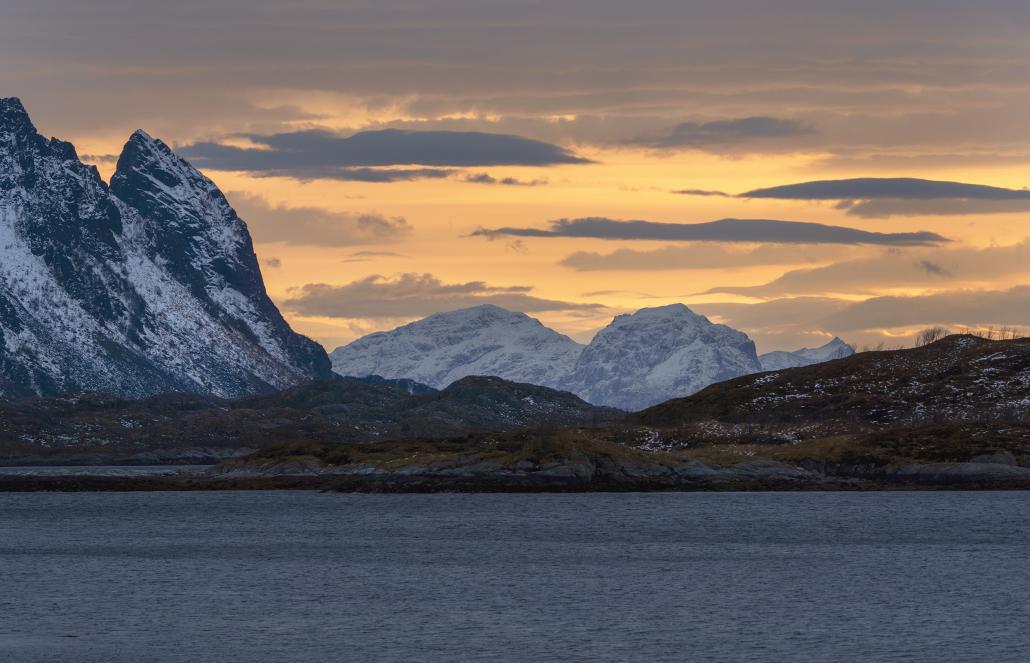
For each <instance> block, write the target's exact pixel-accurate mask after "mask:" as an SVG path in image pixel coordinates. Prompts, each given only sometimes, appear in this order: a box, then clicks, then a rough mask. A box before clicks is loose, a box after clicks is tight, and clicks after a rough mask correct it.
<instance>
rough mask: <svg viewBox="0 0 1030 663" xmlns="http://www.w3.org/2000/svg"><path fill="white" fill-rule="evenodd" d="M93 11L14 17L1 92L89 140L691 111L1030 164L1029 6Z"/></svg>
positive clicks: (843, 138)
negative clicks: (325, 114)
mask: <svg viewBox="0 0 1030 663" xmlns="http://www.w3.org/2000/svg"><path fill="white" fill-rule="evenodd" d="M74 4H75V7H74V8H72V9H70V8H69V3H68V2H67V0H6V1H5V2H4V3H0V61H2V62H3V63H4V65H5V66H4V67H0V87H3V88H4V89H7V90H10V91H11V93H17V94H19V95H21V96H23V97H24V98H25V100H26V102H27V103H29V104H30V106H32V107H33V108H34V109H38V110H34V116H35V115H39V118H38V120H39V122H40V125H41V127H43V128H44V129H45V130H46V131H47V132H48V133H59V134H61V135H65V136H68V137H70V138H73V139H74V138H79V137H83V136H87V135H88V136H90V137H97V136H103V135H106V136H110V135H112V134H113V133H115V132H119V133H124V134H125V135H127V134H128V133H129V132H131V130H132V129H135V128H137V127H139V126H144V127H146V128H147V129H148V130H149V131H150V132H151V133H153V134H155V135H162V136H168V137H171V138H173V139H178V140H180V141H188V140H192V139H193V138H194V137H196V136H198V135H205V134H206V135H209V136H210V135H218V134H219V133H223V132H228V131H236V132H239V131H259V132H263V133H270V132H275V131H281V130H282V129H283V128H284V127H294V128H295V127H296V126H297V125H298V120H299V121H300V122H304V121H307V122H310V121H311V120H310V119H307V120H305V118H304V115H305V113H303V111H298V109H296V108H290V107H289V104H290V103H301V102H304V101H308V100H309V99H310V98H311V97H314V96H315V95H324V96H322V97H320V100H323V99H324V100H327V101H328V102H329V103H328V104H323V103H320V104H319V106H321V107H322V108H326V107H330V106H331V104H337V106H336V107H337V108H344V107H348V108H354V109H357V110H358V111H359V112H360V110H362V109H369V110H371V111H375V112H374V113H371V114H372V115H374V116H376V117H381V116H388V115H389V113H388V112H387V113H382V112H379V111H383V110H384V109H393V108H396V109H397V113H396V115H397V116H398V117H406V118H414V119H416V120H418V121H421V120H436V119H440V118H444V117H449V116H459V115H460V116H462V117H482V118H484V121H494V120H496V121H497V124H496V125H495V127H503V128H504V130H505V131H507V130H508V129H509V125H507V124H505V123H506V122H508V118H511V117H514V116H534V117H535V118H536V119H538V120H540V122H539V125H540V127H541V128H540V130H539V133H537V132H535V131H534V133H523V135H531V136H534V137H537V138H541V139H543V137H544V136H549V135H551V134H549V133H548V132H549V131H551V129H550V128H548V127H550V126H551V125H553V130H554V131H555V132H556V133H560V134H562V137H561V138H558V139H555V140H557V142H558V143H559V144H567V143H566V140H568V141H569V143H568V144H573V143H574V142H575V141H576V140H578V138H577V136H578V135H579V134H580V133H582V132H585V131H587V129H582V128H580V127H577V126H575V125H576V124H578V118H580V117H582V116H584V115H587V114H589V115H593V116H594V117H595V118H608V117H613V116H619V117H623V118H628V119H629V121H628V122H627V126H619V127H616V126H607V125H606V126H600V125H601V124H603V123H602V122H593V121H592V122H593V123H594V124H596V125H598V126H597V127H596V129H589V132H591V133H594V134H595V138H594V139H595V140H596V141H598V142H597V143H595V144H600V143H601V142H607V143H608V144H617V143H621V142H622V141H623V140H625V139H626V138H632V137H634V136H641V135H643V136H659V137H661V136H669V134H670V132H668V131H667V132H665V133H664V134H663V133H660V132H659V129H660V128H661V127H671V126H674V125H675V124H676V123H677V122H680V121H681V120H682V119H683V117H682V115H683V109H684V108H689V109H690V112H691V113H693V114H697V117H702V116H703V117H706V118H734V117H736V118H740V117H752V116H764V117H792V118H798V119H799V120H800V121H809V122H813V123H814V124H817V125H818V127H819V134H818V138H819V143H818V145H817V148H818V153H819V154H821V155H822V154H825V155H831V156H832V155H833V154H834V153H837V154H848V155H849V156H852V157H862V156H864V155H866V154H869V153H870V152H873V153H875V152H878V151H880V150H890V151H893V152H895V153H897V152H899V151H906V150H910V149H911V147H912V146H920V147H921V149H919V150H918V151H919V152H921V153H926V152H927V151H928V150H927V149H926V148H928V147H929V148H931V149H930V150H929V151H936V152H942V153H947V152H950V151H962V152H965V151H970V152H974V151H975V152H978V153H984V152H985V151H987V150H991V149H996V150H998V151H1007V152H1020V153H1023V154H1025V153H1026V152H1027V145H1028V142H1030V126H1028V124H1027V122H1026V118H1025V109H1026V108H1027V103H1028V99H1030V92H1028V90H1030V86H1028V83H1030V71H1028V68H1027V67H1026V66H1025V60H1026V58H1025V44H1024V43H1023V41H1021V40H1020V36H1021V35H1023V34H1026V32H1027V31H1028V30H1030V14H1028V12H1027V6H1026V3H1025V2H1024V1H1023V0H983V1H982V2H978V3H966V5H962V4H961V3H957V2H951V1H949V2H945V3H944V4H943V5H942V4H941V3H940V2H933V1H932V0H917V1H914V2H904V3H899V2H889V1H887V0H869V1H868V2H863V3H860V4H859V3H852V4H851V5H848V3H839V2H838V3H817V2H813V1H812V0H783V1H780V2H777V3H769V2H767V1H764V2H763V0H742V1H739V2H738V1H735V2H730V3H726V2H718V1H707V0H705V1H698V2H689V3H683V2H680V3H676V2H669V1H668V0H641V1H640V2H637V3H633V5H632V6H630V5H628V4H627V3H625V2H618V1H616V0H560V1H557V2H550V3H536V4H534V5H533V11H531V12H527V11H526V7H525V6H523V5H522V4H521V3H507V4H506V3H502V2H482V0H446V1H432V2H428V1H424V0H419V1H416V0H396V1H394V2H390V3H379V4H376V3H374V2H368V1H366V0H355V1H353V2H347V3H339V2H336V3H333V2H328V1H326V0H311V1H305V2H300V3H289V4H288V5H286V4H284V3H282V2H281V1H278V0H246V1H245V0H180V1H178V2H175V3H163V4H162V3H153V2H151V3H131V2H128V1H127V0H89V2H80V3H74ZM798 16H803V17H804V20H800V21H799V20H789V18H788V19H785V17H798ZM855 35H862V36H863V37H864V38H862V39H856V38H855ZM527 44H531V47H529V48H527ZM184 90H188V91H189V94H182V91H184ZM308 93H312V94H311V95H310V96H306V95H308ZM269 102H272V104H273V105H272V106H270V105H269ZM573 116H575V117H576V118H577V122H562V121H553V118H556V117H562V118H565V117H570V118H571V117H573ZM498 118H500V119H498ZM334 119H337V120H338V119H339V118H334ZM651 119H654V122H652V121H651ZM638 120H641V121H638ZM643 120H646V121H643ZM629 125H632V126H629ZM517 133H522V132H521V131H520V132H517ZM958 137H960V139H959V138H958ZM783 142H784V143H785V144H786V143H789V144H790V145H791V146H792V147H796V145H798V144H800V145H801V146H803V147H805V148H811V147H812V146H813V142H812V137H805V136H797V137H794V138H785V139H783ZM776 143H777V140H772V141H770V140H761V141H753V142H752V143H750V145H751V146H753V148H754V149H759V148H761V149H765V148H764V147H763V146H765V145H769V144H773V145H775V144H776Z"/></svg>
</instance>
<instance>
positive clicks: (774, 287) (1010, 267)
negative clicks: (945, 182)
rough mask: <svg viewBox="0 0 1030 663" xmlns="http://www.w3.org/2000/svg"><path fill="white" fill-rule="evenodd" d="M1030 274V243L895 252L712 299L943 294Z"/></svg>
mask: <svg viewBox="0 0 1030 663" xmlns="http://www.w3.org/2000/svg"><path fill="white" fill-rule="evenodd" d="M1027 273H1030V239H1028V240H1023V241H1022V242H1019V243H1016V244H1008V245H1001V246H988V247H984V248H977V247H958V248H946V249H941V248H937V249H918V250H905V251H902V250H899V249H892V250H890V251H887V252H885V253H883V254H881V255H879V256H875V257H872V258H864V259H861V260H848V261H844V262H838V263H834V264H832V265H826V266H825V267H816V268H813V269H797V270H792V271H789V272H787V273H786V274H784V275H783V276H781V277H779V278H777V279H775V280H773V281H770V282H769V283H765V284H762V285H755V286H723V287H718V288H713V289H712V290H710V291H708V292H709V293H728V294H736V295H747V296H751V297H782V296H784V295H807V294H820V293H828V292H835V293H851V294H855V293H866V294H877V293H879V292H882V291H883V290H885V289H889V288H919V287H921V288H941V287H942V286H946V285H947V284H948V283H949V282H952V283H953V282H954V279H962V281H963V282H964V283H966V284H970V283H976V282H987V281H991V280H994V279H999V278H1014V277H1017V276H1019V275H1022V274H1027Z"/></svg>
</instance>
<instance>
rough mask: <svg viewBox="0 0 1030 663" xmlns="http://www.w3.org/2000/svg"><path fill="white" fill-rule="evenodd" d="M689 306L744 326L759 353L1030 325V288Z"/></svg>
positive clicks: (903, 342) (889, 343)
mask: <svg viewBox="0 0 1030 663" xmlns="http://www.w3.org/2000/svg"><path fill="white" fill-rule="evenodd" d="M691 308H693V309H694V310H696V311H697V312H699V313H703V314H704V315H707V316H709V317H710V318H711V319H712V320H713V321H716V322H721V323H723V324H728V325H730V326H731V327H734V328H737V329H741V330H743V331H745V332H747V334H748V335H749V336H751V337H752V338H753V339H755V341H756V342H757V343H758V346H759V348H760V351H761V352H767V351H769V350H774V349H776V350H790V349H794V348H797V347H800V346H803V345H807V346H813V345H818V344H820V343H825V342H826V341H827V340H828V339H829V338H830V337H832V336H841V337H842V338H844V339H845V340H846V341H849V342H851V343H853V344H859V345H862V344H871V345H876V344H877V343H879V342H883V343H885V344H886V346H887V347H897V346H898V345H906V344H909V343H911V341H912V340H913V338H914V336H915V331H916V330H918V329H920V328H923V327H928V326H932V325H942V326H945V327H950V328H952V329H962V328H964V327H965V328H972V329H978V328H979V329H982V328H986V327H991V326H994V327H1004V326H1012V327H1023V328H1025V327H1026V326H1028V325H1030V286H1017V287H1015V288H1011V289H1009V290H952V291H946V292H941V293H936V294H930V295H918V296H910V297H896V296H891V297H873V298H871V299H867V300H864V301H858V302H855V301H849V300H845V299H837V298H832V297H793V298H782V299H774V300H770V301H768V302H761V303H758V304H740V303H729V302H717V303H711V304H696V305H692V306H691Z"/></svg>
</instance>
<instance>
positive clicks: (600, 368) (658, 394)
mask: <svg viewBox="0 0 1030 663" xmlns="http://www.w3.org/2000/svg"><path fill="white" fill-rule="evenodd" d="M760 370H762V367H761V365H760V364H759V363H758V356H757V355H756V354H755V344H754V343H753V342H752V341H751V339H750V338H748V336H747V334H744V333H743V332H739V331H737V330H735V329H732V328H730V327H727V326H726V325H717V324H714V323H712V322H710V321H709V320H708V318H706V317H704V316H703V315H698V314H696V313H694V312H693V311H691V310H690V309H689V308H687V307H686V306H684V305H683V304H672V305H670V306H660V307H657V308H645V309H641V310H639V311H637V312H636V313H633V314H630V315H620V316H617V317H616V318H615V319H614V320H612V322H611V324H609V325H608V326H607V327H605V328H604V329H602V330H601V331H599V332H598V333H597V335H596V336H595V337H594V339H593V340H592V341H591V342H590V345H588V346H587V347H586V349H584V350H583V353H582V354H581V355H580V356H579V359H578V360H577V361H576V366H575V368H574V369H573V371H572V373H571V374H570V375H569V376H568V378H566V379H565V380H564V381H563V382H562V383H561V386H562V388H564V389H567V390H568V391H571V392H572V393H574V394H576V395H578V396H579V397H580V398H583V399H584V400H586V401H587V402H589V403H593V404H595V405H609V406H612V407H617V408H620V409H623V410H631V411H633V410H641V409H643V408H645V407H648V406H650V405H655V404H657V403H661V402H663V401H666V400H669V399H670V398H676V397H678V396H686V395H689V394H692V393H694V392H696V391H698V390H700V389H703V388H704V387H707V386H708V385H710V384H712V383H714V382H720V381H722V380H728V379H730V378H735V377H739V376H741V375H746V374H748V373H755V372H757V371H760Z"/></svg>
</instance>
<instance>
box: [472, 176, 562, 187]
mask: <svg viewBox="0 0 1030 663" xmlns="http://www.w3.org/2000/svg"><path fill="white" fill-rule="evenodd" d="M465 181H466V182H471V183H473V184H501V185H504V186H543V185H544V184H547V180H520V179H518V178H516V177H500V178H498V177H494V176H493V175H491V174H490V173H472V174H469V175H466V176H465Z"/></svg>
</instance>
